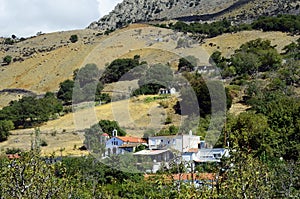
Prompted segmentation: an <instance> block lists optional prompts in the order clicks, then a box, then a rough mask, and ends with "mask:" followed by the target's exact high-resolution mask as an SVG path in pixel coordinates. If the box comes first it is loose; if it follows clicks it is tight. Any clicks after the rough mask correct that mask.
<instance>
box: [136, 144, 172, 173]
mask: <svg viewBox="0 0 300 199" xmlns="http://www.w3.org/2000/svg"><path fill="white" fill-rule="evenodd" d="M133 155H134V156H135V157H137V158H138V164H140V165H148V166H150V168H149V169H148V170H146V172H147V173H156V172H157V171H158V170H159V169H160V168H161V167H163V166H166V167H168V162H169V161H171V160H172V159H173V158H174V155H173V153H172V152H171V151H170V150H168V149H163V150H142V151H139V152H136V153H134V154H133Z"/></svg>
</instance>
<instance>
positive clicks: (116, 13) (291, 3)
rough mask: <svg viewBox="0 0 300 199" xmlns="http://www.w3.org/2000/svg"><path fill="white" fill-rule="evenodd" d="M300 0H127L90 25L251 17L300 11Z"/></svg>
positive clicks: (103, 26) (113, 26) (108, 26)
mask: <svg viewBox="0 0 300 199" xmlns="http://www.w3.org/2000/svg"><path fill="white" fill-rule="evenodd" d="M299 4H300V3H299V1H298V0H124V1H123V2H122V3H119V4H118V5H117V6H116V7H115V9H114V10H113V11H111V12H110V13H109V14H108V15H106V16H104V17H103V18H101V19H100V20H99V21H96V22H93V23H91V24H90V25H89V26H88V28H90V29H98V30H111V29H116V28H120V27H122V26H124V25H126V24H130V23H136V22H149V21H157V20H159V21H162V20H170V19H177V20H182V21H209V20H216V19H222V18H225V17H226V18H228V19H230V20H232V21H235V22H237V23H238V22H239V21H240V22H247V21H251V20H253V19H255V18H257V17H258V16H261V15H277V14H285V13H289V14H299V6H300V5H299Z"/></svg>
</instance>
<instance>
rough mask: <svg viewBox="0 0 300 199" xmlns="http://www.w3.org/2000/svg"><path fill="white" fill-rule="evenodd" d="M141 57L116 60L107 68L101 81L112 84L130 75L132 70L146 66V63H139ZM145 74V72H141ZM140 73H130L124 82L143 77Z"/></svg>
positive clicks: (134, 71)
mask: <svg viewBox="0 0 300 199" xmlns="http://www.w3.org/2000/svg"><path fill="white" fill-rule="evenodd" d="M139 58H140V56H138V55H136V56H134V58H133V59H131V58H125V59H116V60H114V61H113V62H111V63H110V64H109V65H108V66H107V67H106V68H105V71H104V73H103V74H102V77H101V78H100V80H101V81H102V82H103V83H112V82H117V81H119V80H120V78H121V77H122V76H123V75H125V74H126V73H128V72H129V71H130V70H132V69H134V68H136V67H138V66H140V65H144V64H146V63H145V62H140V61H139ZM141 73H143V71H141ZM141 73H140V71H137V70H133V72H131V73H128V74H127V75H126V76H125V77H123V78H122V80H132V79H136V78H138V77H139V76H140V75H141Z"/></svg>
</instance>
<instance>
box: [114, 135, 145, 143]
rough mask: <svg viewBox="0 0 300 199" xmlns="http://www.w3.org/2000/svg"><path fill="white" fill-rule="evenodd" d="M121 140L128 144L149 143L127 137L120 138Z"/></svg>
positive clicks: (141, 139)
mask: <svg viewBox="0 0 300 199" xmlns="http://www.w3.org/2000/svg"><path fill="white" fill-rule="evenodd" d="M117 138H119V139H120V140H122V141H123V142H128V143H147V141H146V140H145V139H143V138H138V137H125V136H118V137H117Z"/></svg>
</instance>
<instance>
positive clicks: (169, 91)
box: [159, 87, 176, 95]
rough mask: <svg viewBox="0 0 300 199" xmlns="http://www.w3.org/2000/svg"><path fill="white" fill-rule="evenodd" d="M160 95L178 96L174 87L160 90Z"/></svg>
mask: <svg viewBox="0 0 300 199" xmlns="http://www.w3.org/2000/svg"><path fill="white" fill-rule="evenodd" d="M159 94H160V95H164V94H171V95H175V94H176V89H175V88H174V87H172V88H161V89H159Z"/></svg>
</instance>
